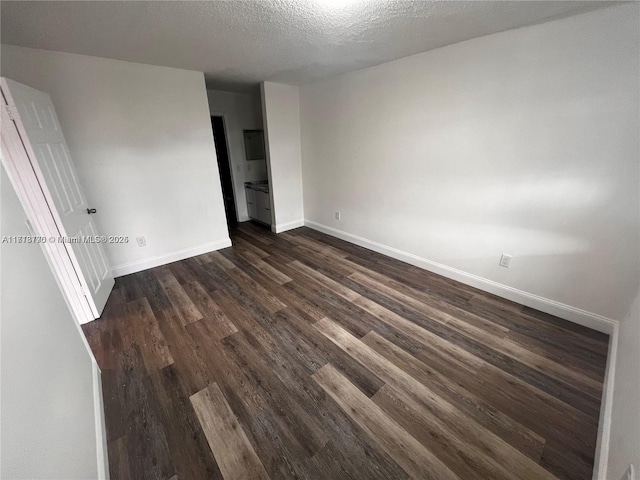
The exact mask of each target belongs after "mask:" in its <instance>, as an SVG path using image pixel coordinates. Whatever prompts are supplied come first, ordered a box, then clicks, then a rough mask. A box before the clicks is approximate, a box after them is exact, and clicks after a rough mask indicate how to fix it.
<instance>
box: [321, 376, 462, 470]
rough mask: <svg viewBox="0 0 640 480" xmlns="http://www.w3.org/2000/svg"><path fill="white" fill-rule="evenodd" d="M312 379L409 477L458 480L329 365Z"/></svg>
mask: <svg viewBox="0 0 640 480" xmlns="http://www.w3.org/2000/svg"><path fill="white" fill-rule="evenodd" d="M313 379H314V380H315V381H316V382H318V384H319V385H320V386H322V388H324V389H325V390H326V391H327V393H328V394H329V395H331V397H332V398H333V399H334V400H335V401H336V402H337V403H338V404H339V405H340V407H342V409H343V410H344V411H345V412H347V413H348V414H349V416H350V417H352V418H353V419H354V421H356V422H357V423H358V425H360V427H362V429H364V431H365V432H366V433H367V434H368V435H369V436H370V438H371V439H372V440H373V441H374V442H376V443H378V444H379V445H380V446H381V448H382V449H383V450H384V451H385V452H387V453H388V454H389V455H390V456H391V457H392V458H393V459H394V460H395V461H396V462H398V464H399V465H400V466H401V467H402V468H403V469H404V470H405V471H406V472H407V473H408V474H409V475H410V476H412V477H413V478H420V479H425V480H426V479H433V480H447V479H449V480H459V477H458V476H457V475H455V474H454V473H453V472H452V471H451V470H449V469H448V468H447V467H446V465H444V464H443V463H442V462H441V461H440V460H439V459H438V458H437V457H436V456H435V455H433V454H432V453H431V451H429V450H427V449H426V448H425V447H424V446H423V445H421V444H420V442H418V441H417V440H416V439H415V438H413V437H412V436H411V435H409V434H408V433H407V432H406V430H404V429H403V428H402V427H401V426H400V425H398V424H397V423H396V422H394V421H393V420H392V419H391V418H389V417H388V416H387V415H386V414H385V413H384V412H383V411H382V409H381V408H380V407H378V406H377V405H376V404H375V403H373V402H372V401H371V400H370V399H369V398H367V397H366V396H365V395H363V394H362V392H360V390H358V389H357V388H356V387H355V386H354V385H353V384H351V383H350V382H349V381H348V380H347V379H346V378H344V377H343V376H342V375H341V374H340V372H338V371H337V370H336V369H335V368H334V367H332V366H331V364H327V365H325V366H324V367H322V368H321V369H320V370H318V371H317V372H316V373H314V374H313Z"/></svg>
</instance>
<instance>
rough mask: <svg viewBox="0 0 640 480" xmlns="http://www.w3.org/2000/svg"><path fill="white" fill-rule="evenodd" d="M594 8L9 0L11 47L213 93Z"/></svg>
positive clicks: (326, 71)
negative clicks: (117, 64) (142, 72)
mask: <svg viewBox="0 0 640 480" xmlns="http://www.w3.org/2000/svg"><path fill="white" fill-rule="evenodd" d="M611 4H612V2H590V1H586V2H583V1H477V0H476V1H409V0H400V1H398V0H262V1H187V2H183V1H156V2H147V1H106V2H105V1H79V2H67V1H60V2H59V1H48V2H28V1H13V2H12V1H6V0H5V1H2V2H1V9H2V11H1V14H2V25H1V26H2V43H6V44H12V45H22V46H27V47H33V48H42V49H47V50H58V51H62V52H72V53H80V54H85V55H93V56H97V57H107V58H116V59H120V60H128V61H132V62H139V63H147V64H152V65H163V66H168V67H177V68H185V69H190V70H198V71H201V72H204V73H205V78H206V80H207V85H208V86H209V87H210V88H219V89H223V90H225V89H226V90H239V91H242V90H246V89H248V88H251V87H252V86H254V85H255V84H257V83H259V82H261V81H263V80H271V81H275V82H282V83H291V84H297V85H300V84H304V83H308V82H313V81H316V80H319V79H322V78H326V77H329V76H332V75H336V74H340V73H344V72H348V71H352V70H357V69H360V68H364V67H368V66H372V65H377V64H380V63H384V62H387V61H390V60H394V59H397V58H401V57H405V56H407V55H411V54H414V53H418V52H424V51H427V50H431V49H433V48H438V47H441V46H444V45H448V44H451V43H455V42H460V41H463V40H468V39H470V38H474V37H479V36H482V35H487V34H491V33H495V32H499V31H503V30H508V29H511V28H517V27H520V26H524V25H531V24H534V23H540V22H543V21H545V20H548V19H551V18H557V17H562V16H567V15H573V14H576V13H580V12H584V11H587V10H593V9H595V8H602V7H603V6H606V5H611Z"/></svg>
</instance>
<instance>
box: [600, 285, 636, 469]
mask: <svg viewBox="0 0 640 480" xmlns="http://www.w3.org/2000/svg"><path fill="white" fill-rule="evenodd" d="M619 328H620V329H619V332H618V349H617V359H616V369H615V372H616V373H615V383H614V385H615V388H614V392H613V408H612V412H613V414H612V421H611V437H610V444H609V459H608V461H607V472H608V473H607V476H606V478H607V479H609V478H611V479H618V478H622V475H623V474H624V472H625V470H626V469H627V467H628V466H629V464H630V463H632V464H634V466H635V468H636V472H640V292H638V296H637V297H636V299H635V301H634V303H633V305H632V307H631V310H630V311H629V315H627V317H626V318H625V319H624V320H622V321H621V322H620V327H619ZM636 475H638V473H636Z"/></svg>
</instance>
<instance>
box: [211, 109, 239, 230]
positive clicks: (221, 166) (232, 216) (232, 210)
mask: <svg viewBox="0 0 640 480" xmlns="http://www.w3.org/2000/svg"><path fill="white" fill-rule="evenodd" d="M211 127H212V128H213V141H214V143H215V146H216V155H217V157H218V171H219V172H220V182H221V184H222V197H223V199H224V210H225V213H226V214H227V226H228V227H229V228H231V227H234V226H235V225H236V224H237V223H238V215H237V213H236V201H235V197H234V193H233V178H232V177H231V163H230V162H229V149H228V148H227V145H228V144H227V132H226V129H225V127H224V118H223V117H221V116H217V115H216V116H212V117H211Z"/></svg>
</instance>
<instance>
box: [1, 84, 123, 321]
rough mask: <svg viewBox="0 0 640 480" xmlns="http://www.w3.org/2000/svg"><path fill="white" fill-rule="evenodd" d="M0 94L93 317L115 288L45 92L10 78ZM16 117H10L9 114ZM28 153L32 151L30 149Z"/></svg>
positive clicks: (97, 314) (84, 198) (49, 100)
mask: <svg viewBox="0 0 640 480" xmlns="http://www.w3.org/2000/svg"><path fill="white" fill-rule="evenodd" d="M2 87H3V93H4V95H5V98H6V100H7V102H8V104H9V106H10V107H11V106H14V108H13V111H14V112H17V113H18V118H15V119H14V120H15V121H16V124H17V126H18V130H19V132H20V134H21V136H26V138H23V142H24V144H25V148H26V149H27V153H28V155H29V159H30V161H31V164H32V166H33V170H34V172H35V174H36V176H37V177H38V181H39V182H40V185H41V187H42V190H43V193H44V194H45V197H46V198H47V201H48V203H49V204H50V205H49V208H50V210H51V213H52V214H53V216H54V218H55V220H56V223H57V224H58V230H59V232H60V236H61V237H65V238H72V239H74V240H73V241H70V242H68V243H65V247H66V249H67V251H68V253H69V256H70V258H71V262H72V264H73V266H74V268H75V270H76V272H75V273H76V275H77V277H78V281H79V282H80V284H81V286H82V289H83V290H84V294H85V295H86V297H87V300H88V302H89V305H90V307H91V310H92V312H93V314H94V316H95V318H97V317H98V316H100V313H101V312H102V309H103V308H104V305H105V303H106V301H107V298H108V297H109V293H110V292H111V289H112V288H113V285H114V280H113V276H112V274H111V270H110V269H109V267H108V262H107V259H106V255H105V252H104V248H103V246H102V244H101V243H99V242H98V241H96V239H97V237H98V232H97V230H96V228H95V225H94V223H93V220H92V218H91V215H89V214H88V212H87V209H88V208H89V205H88V204H87V201H86V197H85V196H84V194H83V191H82V187H81V185H80V182H79V181H78V176H77V174H76V171H75V168H74V165H73V161H72V159H71V155H70V154H69V149H68V147H67V143H66V141H65V138H64V135H63V133H62V129H61V128H60V124H59V123H58V118H57V116H56V113H55V109H54V108H53V103H52V102H51V98H50V97H49V95H48V94H46V93H44V92H40V91H39V90H35V89H33V88H31V87H28V86H26V85H22V84H20V83H17V82H14V81H12V80H9V79H3V81H2ZM14 116H15V115H14ZM30 150H31V151H30Z"/></svg>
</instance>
